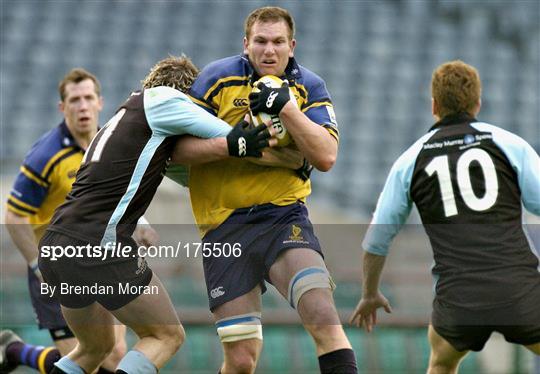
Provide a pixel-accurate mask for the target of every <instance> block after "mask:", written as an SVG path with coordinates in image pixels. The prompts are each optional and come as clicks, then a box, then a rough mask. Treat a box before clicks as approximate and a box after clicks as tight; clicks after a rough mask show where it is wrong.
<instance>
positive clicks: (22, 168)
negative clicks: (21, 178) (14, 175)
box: [20, 165, 49, 187]
mask: <svg viewBox="0 0 540 374" xmlns="http://www.w3.org/2000/svg"><path fill="white" fill-rule="evenodd" d="M20 170H21V173H23V174H24V175H25V176H26V178H28V179H30V180H31V181H33V182H35V183H37V184H39V185H40V186H42V187H49V185H48V184H47V183H45V182H44V181H43V180H41V179H38V178H37V177H36V176H35V175H34V174H32V172H30V171H29V170H28V169H27V168H26V167H25V166H24V165H23V166H21V169H20Z"/></svg>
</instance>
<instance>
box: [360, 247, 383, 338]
mask: <svg viewBox="0 0 540 374" xmlns="http://www.w3.org/2000/svg"><path fill="white" fill-rule="evenodd" d="M385 260H386V257H385V256H379V255H375V254H373V253H369V252H367V251H366V252H364V266H363V280H362V299H361V300H360V302H359V303H358V305H357V306H356V308H355V310H354V312H353V314H352V316H351V318H350V323H351V324H353V325H355V326H358V327H362V326H363V327H364V328H365V329H366V331H367V332H371V331H372V330H373V327H374V326H375V325H376V324H377V309H378V308H384V310H385V311H386V312H387V313H392V308H391V306H390V303H389V302H388V300H387V299H386V298H385V297H384V295H383V294H382V293H381V292H380V291H379V282H380V279H381V273H382V270H383V268H384V262H385Z"/></svg>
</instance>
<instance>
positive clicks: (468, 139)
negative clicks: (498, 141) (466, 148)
mask: <svg viewBox="0 0 540 374" xmlns="http://www.w3.org/2000/svg"><path fill="white" fill-rule="evenodd" d="M474 140H475V139H474V135H471V134H467V135H465V137H464V138H463V143H465V144H471V143H474Z"/></svg>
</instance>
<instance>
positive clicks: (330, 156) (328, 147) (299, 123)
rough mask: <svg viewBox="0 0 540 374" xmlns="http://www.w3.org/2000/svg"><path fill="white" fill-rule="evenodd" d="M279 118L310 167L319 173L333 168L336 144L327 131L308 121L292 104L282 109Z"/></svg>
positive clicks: (289, 103)
mask: <svg viewBox="0 0 540 374" xmlns="http://www.w3.org/2000/svg"><path fill="white" fill-rule="evenodd" d="M279 118H280V119H281V120H282V121H283V125H284V126H285V127H286V128H287V131H289V133H290V134H291V136H292V137H293V139H294V142H295V143H296V145H297V146H298V149H299V150H300V151H301V152H302V154H303V155H304V157H305V158H306V160H308V162H309V163H310V164H311V165H313V166H314V167H315V168H316V169H317V170H320V171H328V170H330V169H331V168H332V166H334V164H335V163H336V158H337V150H338V143H337V140H336V139H335V138H334V137H333V136H332V135H330V133H329V132H328V130H326V129H325V128H324V127H323V126H319V125H318V124H316V123H315V122H313V121H312V120H310V119H309V118H308V117H307V116H306V115H305V114H304V113H302V112H301V111H300V109H299V108H298V107H297V106H296V105H294V104H293V103H292V102H288V103H287V104H286V105H285V106H284V107H283V109H282V110H281V112H280V113H279Z"/></svg>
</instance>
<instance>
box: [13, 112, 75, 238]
mask: <svg viewBox="0 0 540 374" xmlns="http://www.w3.org/2000/svg"><path fill="white" fill-rule="evenodd" d="M83 154H84V151H83V150H82V149H81V148H80V147H79V146H78V145H77V143H76V142H75V140H74V139H73V137H72V136H71V133H70V132H69V130H68V128H67V126H66V124H65V122H62V123H61V124H60V125H59V126H57V127H56V128H54V129H52V130H51V131H49V132H47V133H46V134H44V135H43V136H42V137H41V138H40V139H39V140H38V141H37V142H36V143H35V144H34V145H33V146H32V148H31V149H30V151H29V152H28V154H27V155H26V157H25V159H24V161H23V164H22V166H21V168H20V172H19V174H18V175H17V178H16V179H15V184H14V185H13V189H12V190H11V193H10V195H9V197H8V201H7V209H8V210H10V211H12V212H15V213H17V214H19V215H22V216H27V217H29V220H30V224H32V226H33V229H34V232H35V234H36V238H37V240H38V241H39V239H40V238H41V236H42V235H43V232H44V230H45V228H46V226H47V225H48V224H49V222H50V220H51V218H52V215H53V213H54V210H55V209H56V208H57V207H58V206H59V205H60V204H61V203H63V202H64V200H65V198H66V195H67V194H68V192H69V191H70V190H71V185H72V184H73V181H75V175H76V174H77V170H78V169H79V165H80V164H81V160H82V157H83Z"/></svg>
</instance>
